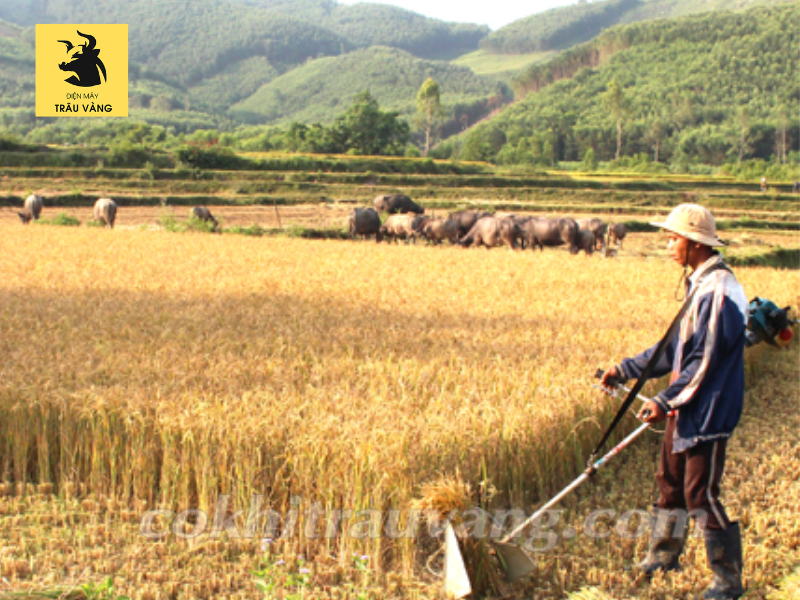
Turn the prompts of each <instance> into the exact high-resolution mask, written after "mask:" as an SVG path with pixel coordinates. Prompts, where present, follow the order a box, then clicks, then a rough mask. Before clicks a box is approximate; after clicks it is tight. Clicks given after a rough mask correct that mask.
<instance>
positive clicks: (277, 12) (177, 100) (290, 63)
mask: <svg viewBox="0 0 800 600" xmlns="http://www.w3.org/2000/svg"><path fill="white" fill-rule="evenodd" d="M0 19H3V20H2V21H0V23H2V25H0V67H2V70H1V71H0V90H2V91H3V95H2V97H0V107H15V108H16V107H19V108H23V107H32V106H33V98H34V81H33V80H34V70H35V62H34V54H33V39H34V31H33V28H32V27H31V25H33V24H34V23H81V22H84V23H86V22H101V23H127V24H128V26H129V28H128V32H129V51H130V87H129V90H130V105H131V108H132V109H133V110H135V111H145V113H144V114H145V116H146V117H147V118H150V117H151V113H153V112H157V113H159V114H162V113H169V112H171V111H182V110H189V111H190V112H204V113H214V114H216V115H226V114H227V111H228V109H229V108H230V107H231V106H233V105H235V104H237V103H239V102H242V101H244V100H246V99H247V98H249V97H250V96H252V95H253V94H254V93H256V92H257V91H258V90H259V89H260V88H261V87H263V86H265V85H267V84H269V83H270V82H271V81H273V80H274V79H275V78H277V77H279V76H281V75H285V74H288V73H290V72H291V71H292V70H293V69H295V68H298V67H299V68H301V71H300V72H299V73H297V74H295V75H293V76H291V77H290V78H289V81H290V82H295V81H299V80H302V79H303V78H304V77H306V75H305V73H306V72H307V70H305V69H303V66H304V65H305V64H306V63H307V62H309V63H310V62H314V61H315V60H317V59H319V58H322V57H333V56H340V55H346V54H347V53H349V52H351V51H353V50H355V49H358V48H362V49H366V48H370V47H374V46H376V45H380V46H382V47H385V46H392V47H395V48H400V49H403V50H405V51H407V52H409V53H411V54H413V55H415V56H427V57H434V56H451V57H454V56H458V55H460V54H462V53H464V52H467V51H471V50H474V49H476V48H477V44H478V41H479V40H480V39H481V38H482V37H484V36H485V35H486V34H487V33H488V31H489V30H488V28H487V27H484V26H477V25H468V24H458V23H444V22H442V21H438V20H435V19H429V18H427V17H423V16H421V15H418V14H416V13H413V12H410V11H407V10H403V9H399V8H395V7H390V6H382V5H374V4H361V5H357V6H343V5H339V4H337V3H336V2H333V1H331V0H133V1H124V2H123V1H122V0H104V2H102V3H95V2H94V1H93V0H91V1H90V0H48V1H46V2H44V1H42V0H16V1H15V2H13V3H11V2H4V3H0ZM392 56H394V57H396V56H399V55H396V54H395V55H392ZM359 58H363V59H365V60H366V61H367V63H368V64H365V65H360V66H356V65H355V62H357V61H358V59H359ZM411 58H412V57H408V60H410V59H411ZM374 61H375V54H374V53H369V52H366V53H365V52H359V53H357V54H356V55H355V57H350V58H348V59H347V60H346V61H344V63H346V64H348V65H350V67H351V73H350V74H348V73H345V74H340V75H344V80H343V81H342V82H341V83H342V85H339V86H338V88H339V90H340V91H341V93H336V94H335V95H334V96H332V97H326V98H324V102H322V104H320V106H319V107H318V109H316V110H312V111H310V113H309V111H308V110H306V111H305V113H304V114H313V115H314V118H318V119H322V120H324V121H330V120H332V119H333V118H334V117H335V116H336V113H335V112H328V111H330V110H331V107H332V106H334V107H335V106H336V104H337V103H339V102H340V103H342V104H343V105H344V106H346V105H347V104H348V103H349V100H350V99H351V98H352V96H353V95H354V94H355V93H356V92H358V91H359V90H361V89H363V88H364V87H367V86H368V85H369V83H367V81H368V79H369V76H368V75H366V77H367V78H366V79H364V81H362V82H360V83H359V82H357V81H355V79H354V74H356V73H358V74H361V75H363V74H365V72H366V71H367V70H370V69H372V70H374V69H376V68H378V69H380V67H376V66H375V64H374ZM411 62H412V63H413V61H411ZM405 67H406V64H405V63H404V62H403V61H399V62H398V61H397V60H394V61H393V62H392V63H391V65H390V66H387V68H388V69H390V70H391V69H398V68H405ZM419 68H421V67H418V66H416V67H413V68H412V74H413V76H411V75H410V76H411V77H412V79H414V80H416V79H415V78H416V73H417V72H418V71H419ZM425 68H427V69H428V70H429V71H431V72H436V73H439V72H443V71H448V73H449V74H448V75H447V77H448V85H450V83H451V82H456V80H458V79H459V78H461V79H465V80H466V79H469V80H470V82H471V83H455V84H454V85H455V87H453V89H456V90H458V91H457V92H455V95H457V96H458V97H459V98H462V97H466V96H469V101H470V102H475V101H477V100H480V99H483V100H485V99H486V98H487V97H488V96H489V95H490V94H491V90H490V91H489V92H485V89H486V88H487V87H491V85H490V84H484V82H479V81H478V78H477V77H476V76H474V75H472V74H471V73H470V72H468V71H466V70H463V69H458V68H453V69H449V70H448V68H446V65H444V64H442V65H439V66H436V67H425ZM311 71H313V68H312V69H311ZM322 76H324V74H322ZM420 83H421V81H420ZM376 85H378V84H376ZM325 87H330V86H328V85H326V86H325ZM451 87H452V86H451ZM468 89H477V90H480V92H479V93H478V94H477V95H475V94H472V93H471V92H469V91H467V90H468ZM406 92H409V93H410V96H409V101H410V102H413V100H414V98H415V97H416V92H417V90H416V89H414V90H413V91H412V90H409V89H408V88H406V87H403V88H402V92H401V91H400V90H399V89H398V91H396V92H394V93H393V94H388V95H392V96H397V97H399V94H400V93H406ZM383 96H387V94H383ZM259 97H268V98H269V97H271V96H270V94H269V92H267V93H266V95H265V94H263V93H262V94H261V95H260V96H259ZM254 104H255V101H251V102H249V103H248V104H247V105H246V106H247V110H248V111H251V108H252V107H253V106H254ZM305 104H306V103H303V105H304V106H305ZM287 108H291V107H279V109H278V110H277V112H276V111H274V110H273V105H272V103H271V102H267V103H266V104H265V106H263V107H261V108H258V109H257V110H252V111H251V112H252V113H254V114H255V113H258V115H259V116H258V120H259V121H263V120H264V118H265V117H264V115H268V114H271V113H273V112H275V113H276V114H277V115H278V118H279V120H280V119H283V118H284V117H288V115H291V114H292V110H287ZM339 108H341V107H339ZM336 110H339V109H338V108H337V109H336ZM294 112H297V113H298V114H301V113H303V110H295V111H294ZM135 114H136V115H137V116H142V114H141V112H137V113H135ZM239 114H242V113H241V112H240V113H239ZM162 117H163V114H162Z"/></svg>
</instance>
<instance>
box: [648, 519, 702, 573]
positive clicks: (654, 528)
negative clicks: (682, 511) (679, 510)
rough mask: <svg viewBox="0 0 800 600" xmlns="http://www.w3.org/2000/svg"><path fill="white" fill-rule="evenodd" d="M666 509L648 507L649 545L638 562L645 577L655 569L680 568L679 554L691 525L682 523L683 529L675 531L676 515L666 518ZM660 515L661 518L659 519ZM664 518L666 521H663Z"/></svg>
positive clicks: (669, 569) (677, 569) (676, 569)
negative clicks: (643, 557) (644, 554)
mask: <svg viewBox="0 0 800 600" xmlns="http://www.w3.org/2000/svg"><path fill="white" fill-rule="evenodd" d="M668 512H669V511H668V510H666V509H660V508H658V507H655V506H654V507H653V508H651V509H650V546H649V549H648V552H647V557H645V559H644V560H643V561H642V562H640V563H639V564H638V568H639V570H641V571H643V572H644V574H645V575H646V576H647V577H652V575H653V574H654V573H655V572H656V571H659V570H660V571H665V572H666V571H679V570H680V568H681V563H680V560H679V559H680V556H681V554H682V553H683V547H684V546H685V545H686V538H687V537H688V536H689V530H690V529H691V525H690V524H689V523H684V527H683V531H679V532H676V531H675V526H676V525H677V522H678V519H677V518H676V516H674V515H673V516H670V517H668V518H666V517H665V516H663V515H664V513H668ZM659 516H661V519H659ZM665 519H666V523H665V522H664V521H665Z"/></svg>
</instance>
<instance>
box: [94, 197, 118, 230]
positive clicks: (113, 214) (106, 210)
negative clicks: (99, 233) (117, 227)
mask: <svg viewBox="0 0 800 600" xmlns="http://www.w3.org/2000/svg"><path fill="white" fill-rule="evenodd" d="M116 218H117V203H116V202H114V201H113V200H111V199H110V198H100V199H99V200H98V201H97V202H95V203H94V210H93V211H92V219H94V220H95V221H102V222H103V223H105V226H106V227H108V228H109V229H114V220H115V219H116Z"/></svg>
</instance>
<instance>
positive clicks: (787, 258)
mask: <svg viewBox="0 0 800 600" xmlns="http://www.w3.org/2000/svg"><path fill="white" fill-rule="evenodd" d="M725 262H727V263H728V264H729V265H731V266H733V267H770V268H773V269H800V248H774V249H772V250H768V251H766V252H761V253H757V254H743V255H742V254H738V255H737V254H734V255H731V256H726V257H725Z"/></svg>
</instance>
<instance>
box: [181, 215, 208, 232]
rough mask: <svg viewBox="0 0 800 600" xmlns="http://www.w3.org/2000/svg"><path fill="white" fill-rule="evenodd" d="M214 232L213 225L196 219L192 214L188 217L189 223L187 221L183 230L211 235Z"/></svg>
mask: <svg viewBox="0 0 800 600" xmlns="http://www.w3.org/2000/svg"><path fill="white" fill-rule="evenodd" d="M214 230H215V225H214V223H212V222H210V221H203V220H202V219H198V218H197V217H196V216H195V215H194V214H190V215H189V221H187V223H186V225H185V229H184V231H197V232H200V233H213V232H214Z"/></svg>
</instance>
